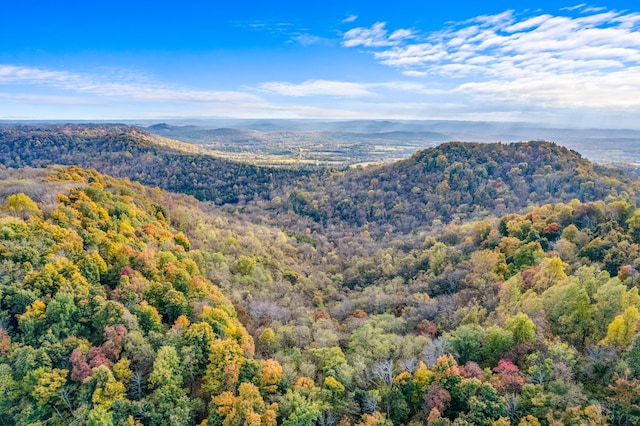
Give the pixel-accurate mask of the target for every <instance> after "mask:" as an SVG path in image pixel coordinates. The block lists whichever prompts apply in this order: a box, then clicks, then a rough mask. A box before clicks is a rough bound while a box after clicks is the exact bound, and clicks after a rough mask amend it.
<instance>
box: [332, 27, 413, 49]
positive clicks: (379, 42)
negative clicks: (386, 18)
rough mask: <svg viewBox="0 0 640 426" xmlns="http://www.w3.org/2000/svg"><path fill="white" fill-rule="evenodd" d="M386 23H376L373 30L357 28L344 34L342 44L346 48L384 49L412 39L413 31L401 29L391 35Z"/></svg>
mask: <svg viewBox="0 0 640 426" xmlns="http://www.w3.org/2000/svg"><path fill="white" fill-rule="evenodd" d="M385 25H386V22H376V23H375V24H373V25H372V26H371V28H366V27H357V28H353V29H351V30H349V31H347V32H346V33H345V34H344V37H343V40H342V44H343V45H344V46H345V47H357V46H364V47H384V46H395V45H397V44H399V43H400V42H402V41H403V40H405V39H407V38H411V37H412V35H413V30H409V29H399V30H396V31H394V32H392V33H391V34H390V35H389V33H388V31H387V30H386V29H385V28H384V27H385Z"/></svg>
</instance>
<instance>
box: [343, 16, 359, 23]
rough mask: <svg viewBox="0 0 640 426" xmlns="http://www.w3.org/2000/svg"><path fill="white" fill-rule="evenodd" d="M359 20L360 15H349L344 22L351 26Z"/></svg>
mask: <svg viewBox="0 0 640 426" xmlns="http://www.w3.org/2000/svg"><path fill="white" fill-rule="evenodd" d="M356 19H358V15H349V16H347V17H346V18H344V19H343V20H342V22H343V23H345V24H349V23H351V22H355V21H356Z"/></svg>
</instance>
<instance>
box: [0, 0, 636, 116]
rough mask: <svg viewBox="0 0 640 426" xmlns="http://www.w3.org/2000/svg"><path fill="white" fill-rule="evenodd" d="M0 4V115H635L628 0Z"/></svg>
mask: <svg viewBox="0 0 640 426" xmlns="http://www.w3.org/2000/svg"><path fill="white" fill-rule="evenodd" d="M484 3H485V2H477V1H473V2H471V1H469V2H464V1H458V2H427V1H420V0H415V1H402V0H398V1H386V2H376V1H352V2H346V1H342V2H340V1H323V2H302V1H296V2H288V1H269V2H258V1H255V2H253V1H251V2H249V1H242V0H237V1H234V2H222V1H208V2H195V1H189V0H185V1H182V2H177V1H171V2H162V1H153V2H151V1H137V2H133V1H130V2H124V1H119V0H113V1H109V2H106V1H105V2H86V1H84V2H73V1H57V2H49V1H34V0H21V1H12V2H6V3H5V4H4V5H3V7H2V13H1V14H0V119H5V120H15V119H33V120H38V119H61V120H72V119H79V120H118V119H139V120H143V119H156V118H157V119H171V118H215V117H237V118H323V119H326V118H337V119H354V118H374V119H383V118H391V119H403V118H404V119H453V120H492V121H532V122H539V123H546V124H551V125H561V126H567V127H628V128H640V120H638V117H640V13H639V10H640V6H638V5H637V4H635V3H636V2H612V1H610V2H608V3H607V4H606V5H604V4H591V3H580V2H574V3H566V4H562V3H558V2H551V1H546V2H545V1H538V2H535V4H534V2H524V1H509V2H507V1H493V2H491V3H490V4H484Z"/></svg>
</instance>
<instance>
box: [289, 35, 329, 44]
mask: <svg viewBox="0 0 640 426" xmlns="http://www.w3.org/2000/svg"><path fill="white" fill-rule="evenodd" d="M292 40H294V41H296V42H298V43H300V44H301V45H302V46H304V47H307V46H311V45H313V44H317V43H320V42H321V41H323V40H324V39H323V38H322V37H318V36H314V35H312V34H297V35H294V36H293V37H292Z"/></svg>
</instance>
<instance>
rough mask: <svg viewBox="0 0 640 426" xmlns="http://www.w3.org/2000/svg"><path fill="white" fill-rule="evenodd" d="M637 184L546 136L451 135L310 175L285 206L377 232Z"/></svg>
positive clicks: (631, 190) (629, 191) (627, 190)
mask: <svg viewBox="0 0 640 426" xmlns="http://www.w3.org/2000/svg"><path fill="white" fill-rule="evenodd" d="M637 186H638V184H637V182H635V181H633V180H632V179H631V178H629V177H627V176H625V175H624V174H623V173H622V172H619V171H616V170H612V169H607V168H604V167H599V166H595V165H593V164H592V163H591V162H589V161H588V160H586V159H583V158H582V157H581V156H580V155H579V154H577V153H576V152H573V151H570V150H568V149H566V148H563V147H560V146H558V145H555V144H553V143H550V142H526V143H517V144H500V143H496V144H480V143H459V142H452V143H446V144H443V145H440V146H438V147H435V148H429V149H426V150H423V151H419V152H417V153H416V154H415V155H414V156H413V157H411V158H409V159H407V160H403V161H399V162H397V163H394V164H391V165H385V166H378V167H368V168H365V169H361V170H353V169H352V170H349V171H347V172H338V173H334V174H333V175H332V178H331V179H328V180H317V181H313V182H312V184H311V185H308V186H307V187H305V188H304V190H303V189H298V190H296V191H293V192H291V193H290V195H289V197H288V207H289V208H292V209H293V210H294V211H296V212H297V213H299V214H301V215H305V216H309V217H311V218H312V219H313V220H315V221H317V222H319V223H322V224H325V225H330V226H339V227H340V228H348V227H354V226H355V227H360V228H362V227H365V228H367V229H368V230H369V232H370V233H372V234H373V235H381V234H384V233H385V232H401V233H408V232H411V231H413V230H415V229H417V228H420V227H421V226H424V225H430V224H432V223H433V221H434V220H439V221H441V222H449V221H451V220H453V219H458V220H460V219H461V220H468V219H472V218H482V217H486V216H489V215H496V216H501V215H504V214H508V213H511V212H518V211H521V210H522V209H523V208H526V207H527V206H530V205H541V204H546V203H556V202H568V201H570V200H572V199H574V198H575V199H579V200H581V201H594V200H601V199H605V198H606V197H609V196H611V197H615V198H621V197H622V198H631V199H635V197H637Z"/></svg>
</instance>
